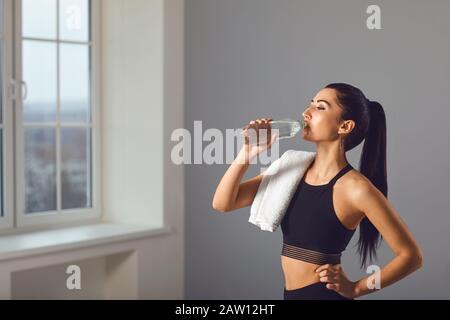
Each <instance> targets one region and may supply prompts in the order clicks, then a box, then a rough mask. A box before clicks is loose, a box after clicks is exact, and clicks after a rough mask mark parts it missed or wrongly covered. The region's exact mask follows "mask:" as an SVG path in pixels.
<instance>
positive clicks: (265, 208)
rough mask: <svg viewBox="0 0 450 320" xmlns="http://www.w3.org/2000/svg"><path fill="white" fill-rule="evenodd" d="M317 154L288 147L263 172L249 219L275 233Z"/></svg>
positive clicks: (265, 229) (263, 228)
mask: <svg viewBox="0 0 450 320" xmlns="http://www.w3.org/2000/svg"><path fill="white" fill-rule="evenodd" d="M315 156H316V152H308V151H301V150H287V151H286V152H285V153H283V155H282V156H281V157H280V158H279V159H277V160H276V161H274V162H273V163H272V164H271V165H270V166H269V168H267V170H266V171H264V172H263V173H262V176H263V177H262V180H261V183H260V185H259V188H258V191H257V193H256V195H255V199H254V200H253V203H252V206H251V208H250V218H249V220H248V222H250V223H252V224H254V225H256V226H258V227H259V228H260V229H261V230H263V231H270V232H274V231H275V230H276V229H277V228H278V226H279V225H280V223H281V221H282V219H283V216H284V214H285V212H286V210H287V208H288V206H289V203H290V201H291V199H292V196H293V195H294V193H295V191H296V189H297V186H298V183H299V182H300V180H301V179H302V177H303V175H304V173H305V171H306V170H307V169H308V167H309V165H310V164H311V163H312V162H313V160H314V158H315Z"/></svg>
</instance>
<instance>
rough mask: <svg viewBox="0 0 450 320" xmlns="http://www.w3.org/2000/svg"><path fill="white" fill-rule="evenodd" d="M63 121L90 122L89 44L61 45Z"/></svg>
mask: <svg viewBox="0 0 450 320" xmlns="http://www.w3.org/2000/svg"><path fill="white" fill-rule="evenodd" d="M60 55H61V64H60V73H61V77H60V79H61V80H60V81H61V83H60V89H61V92H60V94H61V121H62V122H69V121H71V122H90V116H89V115H90V103H89V46H88V45H78V44H61V46H60Z"/></svg>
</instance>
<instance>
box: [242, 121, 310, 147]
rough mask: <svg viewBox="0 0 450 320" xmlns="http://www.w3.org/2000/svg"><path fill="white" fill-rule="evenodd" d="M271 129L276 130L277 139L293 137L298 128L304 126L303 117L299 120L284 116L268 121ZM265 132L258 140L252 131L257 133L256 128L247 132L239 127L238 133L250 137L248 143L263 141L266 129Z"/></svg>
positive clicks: (265, 136) (300, 128)
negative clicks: (283, 117)
mask: <svg viewBox="0 0 450 320" xmlns="http://www.w3.org/2000/svg"><path fill="white" fill-rule="evenodd" d="M269 124H270V128H271V130H278V138H277V139H288V138H292V137H294V136H295V135H296V134H297V133H298V132H299V131H300V130H302V129H304V128H305V125H306V124H305V122H304V121H303V119H301V120H300V121H298V120H294V119H290V118H286V119H280V120H275V121H271V122H269ZM266 131H267V132H266V134H262V135H261V137H260V139H259V140H260V141H257V138H256V137H254V133H257V132H256V130H250V131H248V132H250V135H249V134H246V133H247V132H246V131H244V130H243V129H240V133H241V134H242V135H246V136H248V137H249V138H250V143H257V142H259V143H261V142H265V141H266V138H267V136H268V135H269V134H268V130H266Z"/></svg>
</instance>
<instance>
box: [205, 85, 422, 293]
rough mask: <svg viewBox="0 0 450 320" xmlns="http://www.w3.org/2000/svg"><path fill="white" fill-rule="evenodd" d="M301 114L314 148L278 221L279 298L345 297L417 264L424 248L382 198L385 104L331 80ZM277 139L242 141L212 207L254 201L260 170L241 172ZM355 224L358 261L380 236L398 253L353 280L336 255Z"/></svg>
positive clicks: (370, 253) (265, 122)
mask: <svg viewBox="0 0 450 320" xmlns="http://www.w3.org/2000/svg"><path fill="white" fill-rule="evenodd" d="M303 118H304V120H305V122H306V124H307V126H306V127H305V129H303V131H302V136H303V139H305V140H307V141H311V142H313V143H315V144H316V150H317V153H316V156H315V158H314V160H313V162H312V163H311V165H310V166H309V168H308V169H307V170H306V171H305V173H304V175H303V178H302V180H301V182H300V183H299V185H298V187H297V189H296V192H295V194H294V196H293V197H292V200H291V202H290V205H289V207H288V209H287V211H286V213H285V215H284V217H283V220H282V222H281V229H282V232H283V249H282V253H281V265H282V270H283V274H284V280H285V284H284V299H332V300H350V299H353V298H356V297H360V296H362V295H365V294H368V293H371V292H373V291H375V290H379V289H380V288H384V287H386V286H388V285H390V284H392V283H394V282H396V281H398V280H400V279H402V278H404V277H405V276H407V275H408V274H410V273H412V272H414V271H415V270H417V269H418V268H420V267H421V266H422V264H423V255H422V252H421V249H420V248H419V246H418V244H417V243H416V241H415V239H414V237H413V235H412V234H411V232H410V231H409V230H408V227H407V226H406V224H405V223H404V222H403V221H402V219H401V218H400V216H399V215H398V213H397V212H396V210H395V209H394V207H393V206H392V204H391V203H390V202H389V201H388V199H387V193H388V187H387V175H386V118H385V113H384V111H383V108H382V106H381V105H380V104H379V103H378V102H375V101H369V100H368V99H366V97H365V96H364V94H363V93H362V92H361V90H359V89H358V88H355V87H353V86H351V85H348V84H344V83H333V84H329V85H328V86H326V87H325V88H324V89H322V90H320V91H319V92H318V93H317V94H316V96H315V97H314V99H313V100H312V101H311V104H310V105H309V106H308V108H307V109H306V110H305V111H304V112H303ZM271 120H272V119H271V118H262V119H257V120H254V121H251V122H250V123H249V124H248V125H247V127H248V128H253V129H256V130H258V129H260V128H263V129H264V128H267V129H269V127H270V124H269V123H270V121H271ZM269 132H270V131H269ZM363 140H364V146H363V150H362V154H361V159H360V168H359V171H358V170H355V169H353V167H352V166H351V165H350V164H349V163H348V161H347V159H346V152H347V151H349V150H351V149H353V148H355V147H356V146H358V145H359V144H360V143H361V142H362V141H363ZM274 141H276V138H275V135H273V136H272V138H271V139H268V142H267V143H266V144H265V145H255V144H249V143H248V141H246V143H245V144H244V145H243V147H242V149H241V150H240V152H239V154H238V156H237V157H236V159H235V160H234V161H233V163H232V164H231V165H230V167H229V168H228V170H227V172H226V173H225V175H224V176H223V178H222V179H221V181H220V183H219V185H218V187H217V190H216V192H215V195H214V199H213V203H212V205H213V208H214V209H216V210H218V211H220V212H229V211H232V210H236V209H239V208H242V207H246V206H250V205H251V204H252V202H253V199H254V197H255V195H256V193H257V190H258V187H259V184H260V182H261V180H262V176H261V175H258V176H256V177H254V178H252V179H249V180H247V181H245V182H242V183H241V179H242V177H243V176H244V174H245V172H246V170H247V168H248V166H249V163H250V162H251V160H252V159H254V157H256V156H257V155H258V154H259V153H261V152H263V151H264V150H266V149H268V148H270V147H271V145H272V144H273V143H274ZM358 226H359V230H360V232H359V240H358V253H359V255H360V259H361V267H365V266H366V265H367V260H368V259H369V260H371V261H372V259H373V257H376V250H377V246H378V245H379V242H380V241H381V239H384V240H385V241H386V242H387V244H388V245H389V246H390V247H391V249H392V250H393V252H394V253H395V257H394V258H393V259H392V260H391V261H390V262H389V263H388V264H386V265H385V266H384V267H383V268H380V269H379V271H378V272H377V273H375V274H373V275H368V276H367V277H365V278H362V279H359V280H357V281H351V280H349V279H348V278H347V276H346V274H345V272H344V271H343V270H342V267H341V264H340V262H341V261H340V258H341V253H342V251H344V250H345V248H346V246H347V244H348V243H349V241H350V240H351V238H352V236H353V234H354V232H355V229H356V228H357V227H358ZM369 277H370V279H369ZM374 279H378V280H379V282H378V285H377V283H376V280H375V282H374ZM368 280H369V281H368Z"/></svg>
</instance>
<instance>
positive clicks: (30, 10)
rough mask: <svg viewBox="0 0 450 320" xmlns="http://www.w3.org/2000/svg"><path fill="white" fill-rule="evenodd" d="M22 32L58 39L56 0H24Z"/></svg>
mask: <svg viewBox="0 0 450 320" xmlns="http://www.w3.org/2000/svg"><path fill="white" fill-rule="evenodd" d="M22 34H23V36H24V37H34V38H46V39H56V0H22Z"/></svg>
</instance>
